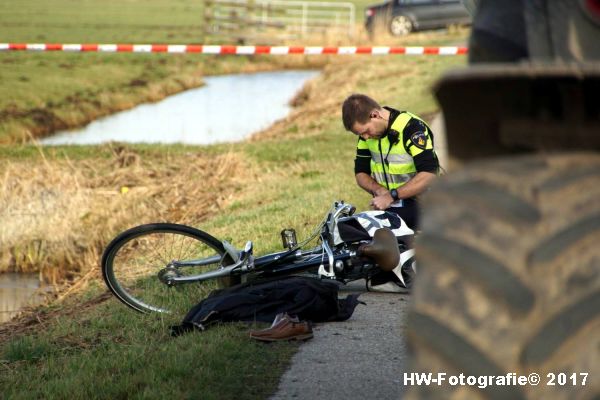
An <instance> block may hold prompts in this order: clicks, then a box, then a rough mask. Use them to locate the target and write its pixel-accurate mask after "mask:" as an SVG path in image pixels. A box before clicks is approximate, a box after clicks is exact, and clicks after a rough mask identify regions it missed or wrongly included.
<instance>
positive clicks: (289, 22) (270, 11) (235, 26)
mask: <svg viewBox="0 0 600 400" xmlns="http://www.w3.org/2000/svg"><path fill="white" fill-rule="evenodd" d="M204 23H205V33H206V34H207V35H208V36H212V37H214V38H215V39H219V38H223V39H235V40H236V41H238V42H245V41H249V40H252V41H254V42H255V43H257V41H263V42H274V41H278V40H285V39H293V38H305V37H307V36H308V35H311V34H327V35H336V36H338V37H339V35H344V36H347V37H352V36H353V35H354V27H355V8H354V4H352V3H341V2H340V3H338V2H317V1H295V0H290V1H287V0H206V1H205V9H204Z"/></svg>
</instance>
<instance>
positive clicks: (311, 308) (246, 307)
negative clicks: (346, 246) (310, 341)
mask: <svg viewBox="0 0 600 400" xmlns="http://www.w3.org/2000/svg"><path fill="white" fill-rule="evenodd" d="M358 296H360V294H353V295H349V296H347V297H346V298H345V299H338V285H337V284H336V283H334V282H329V281H322V280H320V279H314V278H306V277H296V276H290V277H284V278H277V279H271V280H267V281H260V282H250V283H244V284H240V285H236V286H232V287H230V288H227V289H223V290H216V291H213V292H212V293H211V294H210V295H209V296H208V297H207V298H206V299H204V300H202V301H201V302H200V303H198V304H197V305H196V306H194V307H193V308H192V309H191V310H190V311H189V312H188V314H187V315H186V316H185V318H184V319H183V322H182V324H181V325H177V326H173V327H171V334H172V335H173V336H178V335H180V334H182V333H184V332H187V331H190V330H193V329H200V330H204V329H206V328H207V327H208V326H209V325H211V324H213V323H216V322H234V321H247V322H255V321H261V322H272V321H273V319H275V316H276V315H277V314H279V313H283V312H287V313H288V314H290V315H297V316H298V318H300V319H301V320H308V321H313V322H325V321H344V320H346V319H348V318H350V316H351V315H352V313H353V312H354V308H355V307H356V305H357V304H358V303H359V301H358ZM363 304H364V303H363Z"/></svg>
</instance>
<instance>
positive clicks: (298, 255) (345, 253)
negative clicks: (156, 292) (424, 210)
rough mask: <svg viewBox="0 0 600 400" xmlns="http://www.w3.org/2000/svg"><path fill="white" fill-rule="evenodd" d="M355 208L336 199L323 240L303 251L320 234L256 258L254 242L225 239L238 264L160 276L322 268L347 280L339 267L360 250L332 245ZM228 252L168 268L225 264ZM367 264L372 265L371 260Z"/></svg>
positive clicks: (325, 274) (174, 280)
mask: <svg viewBox="0 0 600 400" xmlns="http://www.w3.org/2000/svg"><path fill="white" fill-rule="evenodd" d="M354 211H355V208H354V207H353V206H352V205H350V204H346V203H344V202H343V201H340V202H337V201H336V202H334V204H333V207H332V208H331V209H330V211H329V212H328V213H327V215H326V217H325V218H324V220H323V221H322V222H321V223H320V224H319V225H318V229H319V230H320V232H319V233H318V235H319V239H320V242H321V243H320V245H318V246H316V247H314V248H312V249H309V250H304V251H303V250H302V247H303V246H304V245H306V244H307V243H309V242H311V241H312V240H313V239H315V238H316V236H317V234H313V235H312V236H311V237H309V238H308V239H306V240H305V241H304V242H302V243H301V244H299V245H297V246H296V247H295V248H293V249H291V250H287V251H282V252H276V253H271V254H267V255H264V256H261V257H258V258H256V259H255V258H254V257H253V256H252V242H248V243H247V244H246V247H245V249H244V250H243V251H238V250H235V249H234V248H233V247H232V246H231V245H230V244H229V243H227V242H224V243H223V245H224V247H225V249H226V252H227V254H226V255H229V256H230V257H231V259H233V260H235V262H234V264H232V265H226V266H224V265H221V267H220V268H219V269H217V270H214V271H209V272H205V273H202V274H198V275H190V276H171V275H165V276H164V277H159V279H161V281H162V282H163V283H165V284H167V285H169V286H173V285H179V284H185V283H192V282H200V281H205V280H209V279H216V278H223V277H228V276H232V275H238V274H246V273H251V272H252V273H254V274H255V275H257V276H260V277H272V276H279V275H287V274H293V273H299V272H303V271H306V270H310V269H312V268H318V270H317V271H316V274H318V275H319V276H320V277H321V278H327V279H336V280H341V281H345V279H344V278H343V277H341V276H338V275H337V274H336V270H337V271H338V272H341V271H342V270H343V267H344V263H345V262H346V261H347V260H349V259H351V258H353V257H355V256H356V252H355V251H352V250H349V249H344V250H342V251H340V250H338V249H336V250H334V249H333V248H332V245H333V238H332V234H331V232H333V229H334V227H335V226H336V224H337V221H338V219H339V218H341V217H345V216H350V215H352V214H353V213H354ZM226 255H224V256H213V257H208V258H204V259H199V260H174V261H171V262H170V263H169V264H168V265H167V268H185V267H193V266H194V267H195V266H203V265H209V264H214V263H215V262H220V263H221V264H222V263H223V261H224V259H225V256H226ZM325 256H326V257H327V263H326V264H325V263H324V259H325ZM367 267H369V265H368V264H367ZM349 280H352V279H349Z"/></svg>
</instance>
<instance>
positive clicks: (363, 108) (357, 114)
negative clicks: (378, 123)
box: [342, 93, 381, 131]
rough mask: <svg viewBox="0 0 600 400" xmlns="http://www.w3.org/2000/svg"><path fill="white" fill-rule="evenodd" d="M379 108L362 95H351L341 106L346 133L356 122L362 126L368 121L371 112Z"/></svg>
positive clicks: (370, 99)
mask: <svg viewBox="0 0 600 400" xmlns="http://www.w3.org/2000/svg"><path fill="white" fill-rule="evenodd" d="M379 109H381V106H380V105H379V104H378V103H377V102H376V101H375V100H373V99H372V98H370V97H369V96H366V95H364V94H356V93H355V94H352V95H350V96H348V98H347V99H346V100H344V104H342V121H343V122H344V128H346V130H347V131H350V130H352V126H354V124H355V123H356V122H360V123H361V124H364V123H365V122H367V121H368V120H369V118H370V117H369V115H370V114H371V111H373V110H379Z"/></svg>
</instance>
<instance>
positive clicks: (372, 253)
mask: <svg viewBox="0 0 600 400" xmlns="http://www.w3.org/2000/svg"><path fill="white" fill-rule="evenodd" d="M358 255H359V256H366V257H370V258H372V259H373V260H374V261H375V262H376V263H377V265H379V268H380V269H382V270H383V271H391V270H393V269H394V268H396V267H397V266H398V263H399V262H400V250H398V241H397V240H396V236H395V235H394V233H393V232H392V231H391V230H389V229H388V228H381V229H377V230H376V231H375V234H374V235H373V240H372V241H371V242H370V243H366V244H362V245H360V246H359V247H358Z"/></svg>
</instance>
